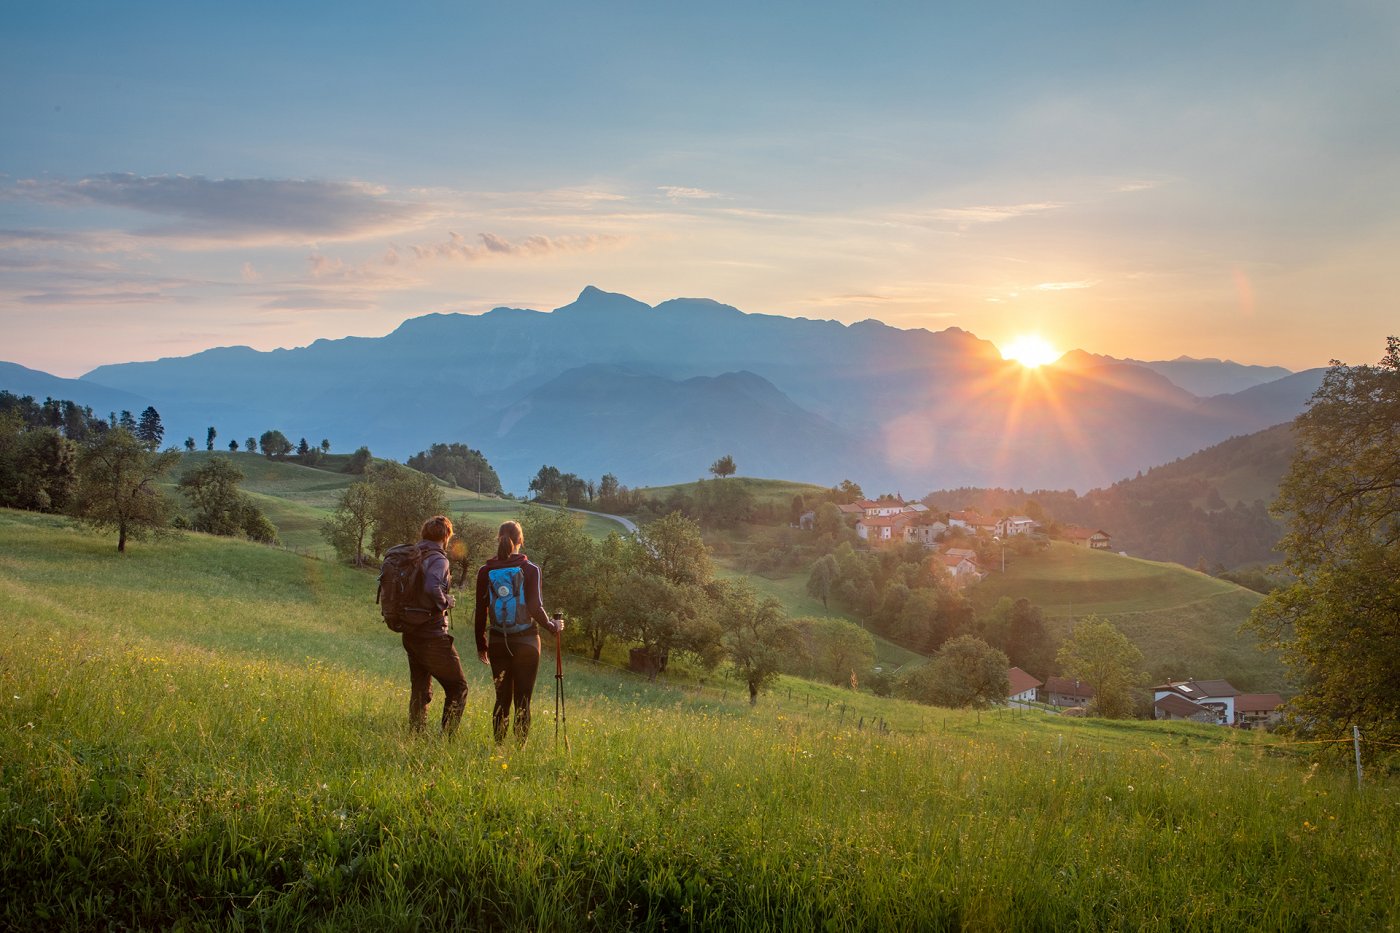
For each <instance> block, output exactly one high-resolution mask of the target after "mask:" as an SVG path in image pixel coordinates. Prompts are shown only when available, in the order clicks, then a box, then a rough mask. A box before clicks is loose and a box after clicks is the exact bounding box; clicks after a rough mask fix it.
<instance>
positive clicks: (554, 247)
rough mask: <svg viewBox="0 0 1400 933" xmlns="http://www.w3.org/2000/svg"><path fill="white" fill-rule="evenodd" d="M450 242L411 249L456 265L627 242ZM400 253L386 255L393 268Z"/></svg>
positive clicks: (453, 236) (602, 238)
mask: <svg viewBox="0 0 1400 933" xmlns="http://www.w3.org/2000/svg"><path fill="white" fill-rule="evenodd" d="M447 236H448V238H447V242H445V243H432V244H426V245H425V244H418V245H414V246H410V247H408V249H409V251H410V252H412V254H413V256H414V257H415V258H417V259H419V260H423V261H429V260H437V259H445V260H451V261H455V262H478V261H480V260H483V259H489V258H492V257H498V256H548V255H550V254H552V253H579V252H591V251H592V250H596V249H605V248H608V247H612V246H617V245H618V244H620V243H622V242H623V241H624V240H625V239H626V238H625V237H621V236H615V235H612V234H601V233H595V234H588V235H585V236H560V237H548V236H539V235H534V236H527V237H525V238H524V239H521V240H514V241H512V240H509V239H507V238H505V237H503V236H499V235H497V234H495V233H479V234H477V242H472V241H471V240H468V239H467V238H466V237H464V236H462V235H461V234H460V233H449V234H448V235H447ZM399 256H400V252H399V251H398V250H397V249H393V250H391V251H390V253H389V254H386V257H385V258H386V260H387V261H388V262H389V263H390V264H391V265H392V264H394V263H396V262H397V261H398V259H399Z"/></svg>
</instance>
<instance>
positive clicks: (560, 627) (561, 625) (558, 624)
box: [554, 619, 564, 635]
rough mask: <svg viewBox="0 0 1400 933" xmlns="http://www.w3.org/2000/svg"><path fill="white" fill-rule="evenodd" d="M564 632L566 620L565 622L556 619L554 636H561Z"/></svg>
mask: <svg viewBox="0 0 1400 933" xmlns="http://www.w3.org/2000/svg"><path fill="white" fill-rule="evenodd" d="M562 631H564V620H563V619H555V620H554V634H556V635H558V634H559V633H560V632H562Z"/></svg>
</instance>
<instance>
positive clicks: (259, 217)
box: [10, 174, 426, 242]
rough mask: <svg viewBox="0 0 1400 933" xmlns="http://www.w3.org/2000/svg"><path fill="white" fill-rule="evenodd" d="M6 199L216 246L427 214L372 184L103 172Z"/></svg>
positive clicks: (308, 236) (22, 188)
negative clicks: (142, 219)
mask: <svg viewBox="0 0 1400 933" xmlns="http://www.w3.org/2000/svg"><path fill="white" fill-rule="evenodd" d="M10 196H11V197H16V196H17V197H23V198H26V199H29V200H33V201H37V202H40V203H44V204H49V205H55V206H62V207H114V208H121V209H124V210H131V211H136V212H139V213H142V214H149V215H153V216H156V217H161V218H169V221H168V222H167V223H163V224H158V225H156V226H152V227H146V228H143V229H138V230H136V231H134V232H135V233H137V234H139V235H141V236H146V237H168V238H178V237H195V238H203V239H210V240H216V241H260V240H261V241H273V242H276V241H288V240H290V241H300V242H304V241H306V240H321V239H346V238H354V237H359V236H365V235H369V234H374V233H387V232H391V231H394V230H399V229H403V228H404V227H405V226H406V225H408V224H411V223H413V222H414V221H416V220H420V219H422V218H423V217H424V216H425V214H426V210H425V207H424V206H423V205H421V204H415V203H410V202H405V201H396V200H393V199H390V198H388V197H386V192H385V190H384V189H383V188H380V187H376V186H373V185H367V184H362V183H358V182H335V181H307V180H300V179H278V178H206V177H204V176H202V175H152V176H141V175H131V174H106V175H92V176H89V177H87V178H82V179H79V180H77V181H38V180H28V181H21V182H19V183H18V184H17V185H16V186H15V187H14V188H13V189H12V191H11V194H10Z"/></svg>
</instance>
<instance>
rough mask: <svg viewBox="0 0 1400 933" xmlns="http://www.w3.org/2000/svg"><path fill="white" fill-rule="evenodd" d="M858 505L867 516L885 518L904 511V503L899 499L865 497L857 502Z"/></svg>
mask: <svg viewBox="0 0 1400 933" xmlns="http://www.w3.org/2000/svg"><path fill="white" fill-rule="evenodd" d="M856 505H858V506H860V509H861V512H862V513H863V514H864V515H865V517H866V518H885V517H888V516H890V515H898V514H899V513H900V512H903V511H904V503H903V502H902V501H900V500H899V499H886V500H885V501H883V502H877V501H875V500H874V499H864V500H862V501H860V502H857V503H856Z"/></svg>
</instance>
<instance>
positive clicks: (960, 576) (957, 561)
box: [933, 554, 982, 587]
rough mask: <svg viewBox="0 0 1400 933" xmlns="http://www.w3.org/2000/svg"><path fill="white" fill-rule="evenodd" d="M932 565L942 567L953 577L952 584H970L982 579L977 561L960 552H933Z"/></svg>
mask: <svg viewBox="0 0 1400 933" xmlns="http://www.w3.org/2000/svg"><path fill="white" fill-rule="evenodd" d="M933 565H934V566H935V567H942V568H943V570H944V571H945V572H946V573H947V574H948V575H949V576H950V577H952V578H953V585H954V586H960V587H961V586H971V585H972V584H974V583H976V582H977V581H978V580H981V579H982V572H981V571H980V570H978V569H977V561H976V560H975V559H973V558H969V557H964V556H963V555H961V554H935V555H934V556H933Z"/></svg>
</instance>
